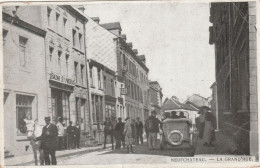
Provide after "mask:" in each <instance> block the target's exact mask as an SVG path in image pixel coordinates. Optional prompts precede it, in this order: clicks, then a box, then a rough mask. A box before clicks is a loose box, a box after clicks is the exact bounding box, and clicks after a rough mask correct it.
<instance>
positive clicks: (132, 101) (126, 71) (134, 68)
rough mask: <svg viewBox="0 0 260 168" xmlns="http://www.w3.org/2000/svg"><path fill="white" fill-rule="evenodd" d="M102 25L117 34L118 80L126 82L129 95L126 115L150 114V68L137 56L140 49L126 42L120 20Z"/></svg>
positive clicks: (142, 117)
mask: <svg viewBox="0 0 260 168" xmlns="http://www.w3.org/2000/svg"><path fill="white" fill-rule="evenodd" d="M101 26H102V27H104V28H105V29H107V30H109V31H110V32H111V33H113V34H114V35H116V36H117V37H118V38H116V41H115V42H116V52H117V71H116V72H117V75H118V81H120V82H123V83H124V84H125V88H127V92H128V93H127V95H126V97H125V103H126V104H125V106H126V117H130V118H131V119H132V118H133V119H134V118H137V117H140V119H141V120H142V121H143V120H144V119H145V118H144V116H146V115H149V112H150V99H149V92H148V90H149V81H148V73H149V69H148V68H147V67H146V65H145V64H144V63H143V62H142V61H140V60H139V59H138V57H137V54H138V51H137V50H136V49H135V50H134V49H133V48H132V47H133V45H132V43H126V36H125V35H122V34H121V31H122V29H121V25H120V23H119V22H115V23H106V24H101Z"/></svg>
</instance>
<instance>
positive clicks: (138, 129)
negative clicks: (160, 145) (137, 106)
mask: <svg viewBox="0 0 260 168" xmlns="http://www.w3.org/2000/svg"><path fill="white" fill-rule="evenodd" d="M143 129H144V125H143V123H142V121H140V118H139V117H137V118H136V144H137V145H138V144H139V139H140V141H141V144H143V143H144V142H143Z"/></svg>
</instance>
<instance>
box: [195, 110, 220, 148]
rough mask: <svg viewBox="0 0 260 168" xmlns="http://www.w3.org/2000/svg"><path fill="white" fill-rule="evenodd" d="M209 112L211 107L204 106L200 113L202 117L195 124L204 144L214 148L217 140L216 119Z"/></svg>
mask: <svg viewBox="0 0 260 168" xmlns="http://www.w3.org/2000/svg"><path fill="white" fill-rule="evenodd" d="M209 110H210V108H209V107H207V106H202V107H201V108H200V111H199V112H198V114H200V116H199V117H197V118H196V119H195V122H196V127H197V130H198V131H199V137H200V139H202V141H203V143H204V144H203V145H204V146H206V147H213V146H214V145H213V142H214V141H215V140H216V136H215V129H216V118H215V116H214V115H213V114H212V113H210V112H209Z"/></svg>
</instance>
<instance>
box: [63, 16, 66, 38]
mask: <svg viewBox="0 0 260 168" xmlns="http://www.w3.org/2000/svg"><path fill="white" fill-rule="evenodd" d="M66 27H67V19H66V18H63V35H64V36H65V37H66Z"/></svg>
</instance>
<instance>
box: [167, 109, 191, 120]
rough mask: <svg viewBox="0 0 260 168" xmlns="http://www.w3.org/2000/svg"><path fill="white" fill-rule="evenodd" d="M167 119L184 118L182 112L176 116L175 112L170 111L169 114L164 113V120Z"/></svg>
mask: <svg viewBox="0 0 260 168" xmlns="http://www.w3.org/2000/svg"><path fill="white" fill-rule="evenodd" d="M167 118H172V119H177V118H186V116H185V115H184V113H183V112H180V114H179V115H177V112H176V111H172V112H171V113H165V116H164V119H167Z"/></svg>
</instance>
